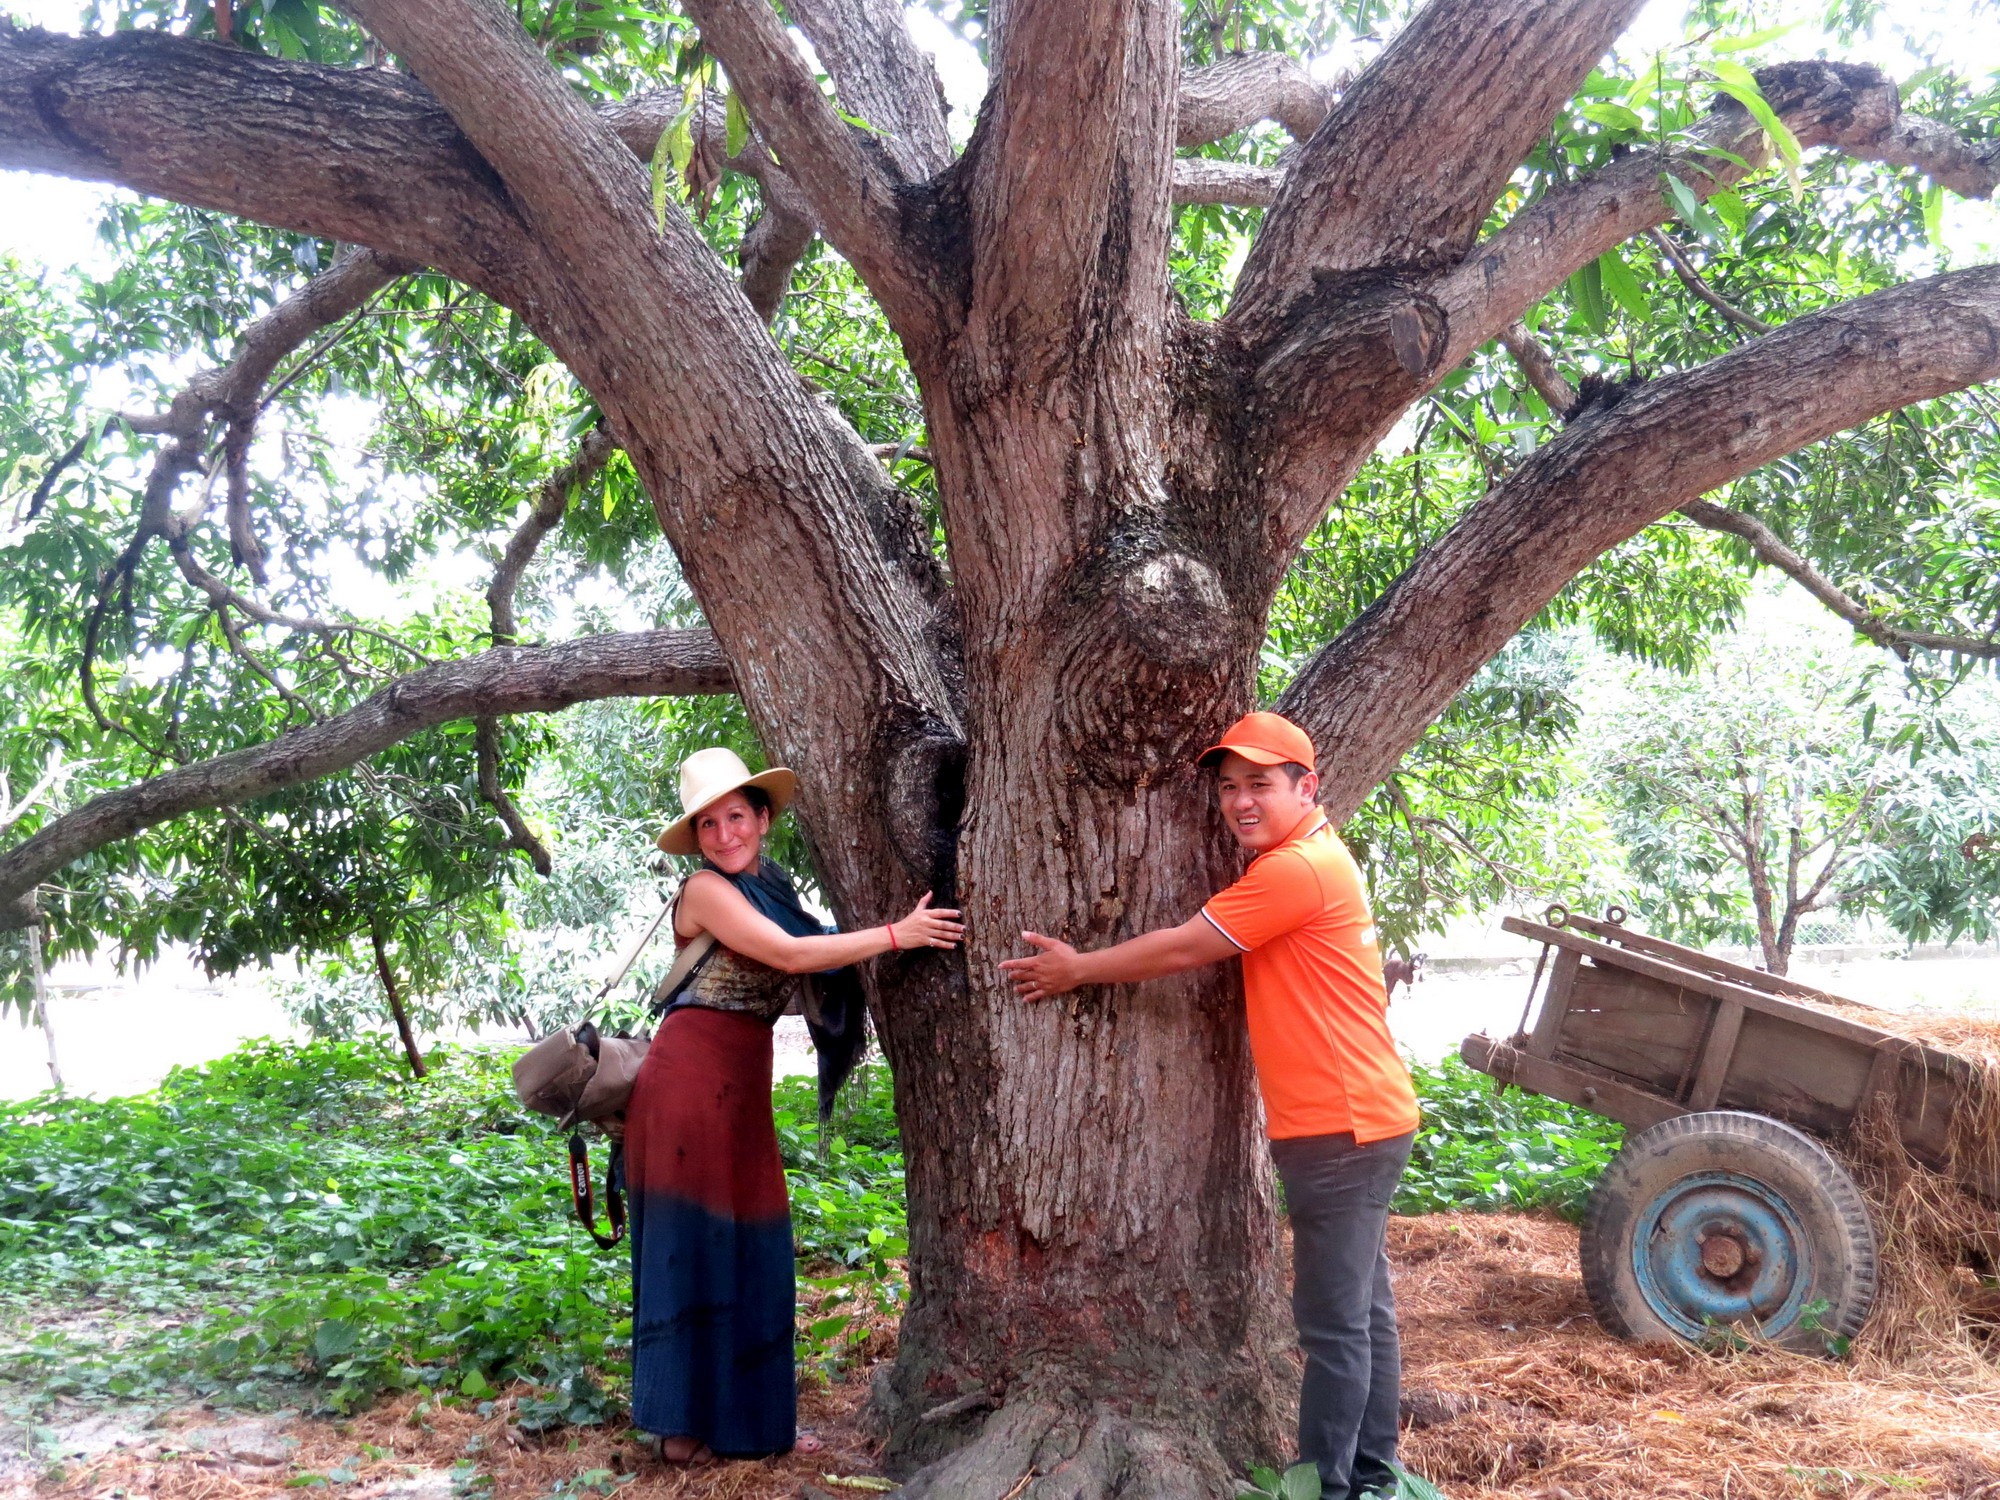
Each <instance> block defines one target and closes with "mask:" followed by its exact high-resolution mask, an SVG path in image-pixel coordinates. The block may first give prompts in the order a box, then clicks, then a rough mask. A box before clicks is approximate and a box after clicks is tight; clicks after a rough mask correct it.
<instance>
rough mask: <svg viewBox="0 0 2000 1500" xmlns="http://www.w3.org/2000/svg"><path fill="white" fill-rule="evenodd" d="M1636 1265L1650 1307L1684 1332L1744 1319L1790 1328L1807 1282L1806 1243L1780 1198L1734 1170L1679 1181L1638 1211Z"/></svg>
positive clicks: (1696, 1334)
mask: <svg viewBox="0 0 2000 1500" xmlns="http://www.w3.org/2000/svg"><path fill="white" fill-rule="evenodd" d="M1636 1229H1637V1233H1635V1234H1634V1236H1633V1238H1632V1269H1633V1272H1634V1274H1635V1275H1636V1277H1637V1279H1638V1283H1639V1290H1640V1292H1641V1293H1642V1294H1643V1295H1644V1296H1645V1298H1646V1303H1647V1305H1648V1306H1649V1307H1651V1308H1652V1310H1653V1311H1654V1312H1655V1313H1656V1314H1658V1315H1659V1317H1660V1319H1661V1320H1662V1321H1663V1322H1664V1323H1666V1324H1667V1326H1668V1327H1670V1328H1672V1329H1673V1330H1674V1331H1675V1332H1676V1333H1678V1334H1680V1335H1681V1336H1682V1337H1683V1338H1688V1339H1699V1338H1701V1337H1702V1336H1703V1335H1704V1334H1705V1333H1707V1332H1708V1331H1709V1330H1710V1329H1711V1328H1716V1327H1727V1326H1730V1325H1738V1324H1748V1325H1750V1326H1753V1327H1755V1328H1757V1329H1759V1330H1761V1331H1762V1332H1763V1333H1765V1334H1767V1335H1775V1334H1778V1333H1781V1332H1783V1331H1784V1330H1785V1329H1787V1328H1789V1327H1791V1325H1792V1323H1793V1322H1794V1321H1795V1320H1796V1319H1797V1318H1798V1317H1799V1315H1800V1310H1801V1309H1802V1308H1803V1307H1804V1305H1805V1296H1806V1289H1807V1288H1808V1287H1809V1286H1811V1284H1812V1274H1811V1272H1812V1245H1811V1242H1810V1241H1809V1240H1808V1239H1807V1237H1806V1232H1805V1227H1804V1225H1802V1224H1801V1223H1800V1222H1799V1219H1798V1216H1797V1215H1796V1214H1794V1213H1793V1212H1792V1210H1791V1208H1790V1206H1789V1205H1787V1204H1786V1202H1785V1200H1784V1199H1783V1198H1781V1197H1780V1196H1779V1195H1778V1194H1777V1193H1775V1192H1773V1191H1772V1190H1771V1189H1770V1188H1769V1187H1766V1186H1765V1185H1764V1184H1763V1183H1761V1182H1758V1181H1757V1180H1756V1179H1755V1178H1752V1177H1744V1176H1741V1175H1740V1174H1738V1173H1735V1172H1704V1173H1701V1174H1699V1175H1697V1176H1693V1177H1683V1178H1682V1179H1681V1180H1680V1181H1679V1182H1676V1183H1675V1184H1673V1186H1671V1187H1669V1188H1666V1189H1665V1190H1664V1191H1662V1192H1660V1193H1658V1194H1657V1195H1655V1196H1654V1198H1653V1199H1652V1201H1651V1202H1649V1203H1647V1204H1646V1205H1645V1207H1644V1208H1642V1209H1641V1210H1640V1212H1639V1218H1638V1223H1637V1225H1636Z"/></svg>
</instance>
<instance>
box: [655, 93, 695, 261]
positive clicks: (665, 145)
mask: <svg viewBox="0 0 2000 1500" xmlns="http://www.w3.org/2000/svg"><path fill="white" fill-rule="evenodd" d="M693 118H694V106H693V105H692V104H687V105H683V106H682V108H681V112H680V113H679V114H677V115H675V116H674V123H673V124H671V125H669V126H668V127H667V128H666V129H665V130H663V131H661V132H660V139H659V141H658V142H657V143H656V144H655V145H654V147H653V160H652V166H651V170H652V174H653V224H654V227H655V229H656V230H657V231H658V232H659V233H660V234H665V233H666V232H667V183H668V181H669V180H670V179H671V178H672V177H677V176H680V175H681V174H683V173H685V172H686V171H687V165H688V163H689V162H690V161H693V160H694V132H693V130H692V129H691V128H690V126H689V121H691V120H692V119H693Z"/></svg>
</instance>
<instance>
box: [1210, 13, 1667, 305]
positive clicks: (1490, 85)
mask: <svg viewBox="0 0 2000 1500" xmlns="http://www.w3.org/2000/svg"><path fill="white" fill-rule="evenodd" d="M1642 3H1643V0H1499V3H1496V0H1431V3H1430V4H1429V5H1427V6H1425V7H1424V8H1423V9H1422V10H1421V11H1419V12H1418V13H1417V15H1416V17H1415V19H1413V20H1412V21H1411V22H1410V23H1409V24H1408V25H1407V26H1405V27H1404V28H1403V30H1402V31H1401V32H1399V33H1398V34H1397V36H1396V38H1395V40H1393V41H1392V42H1391V43H1390V44H1389V46H1388V47H1387V49H1385V50H1384V52H1383V53H1382V55H1381V56H1380V57H1379V58H1377V59H1376V60H1375V62H1374V63H1373V64H1371V65H1370V66H1369V67H1368V68H1367V69H1366V70H1364V71H1363V73H1362V74H1361V76H1360V77H1359V78H1357V79H1356V80H1355V81H1354V83H1353V84H1352V85H1351V86H1350V87H1349V88H1348V89H1347V91H1346V93H1344V94H1343V95H1342V96H1341V99H1340V103H1339V104H1338V105H1337V106H1336V107H1335V109H1334V110H1333V112H1332V113H1331V114H1330V115H1328V116H1327V119H1326V122H1325V123H1324V124H1323V125H1321V126H1320V127H1319V129H1318V130H1317V131H1315V132H1314V134H1313V136H1312V139H1310V140H1309V141H1307V142H1306V144H1305V146H1304V148H1303V149H1302V150H1301V151H1300V153H1299V159H1298V161H1297V163H1296V164H1295V165H1294V166H1293V167H1292V169H1291V171H1290V172H1288V173H1287V174H1286V177H1285V182H1284V186H1283V188H1282V189H1281V190H1280V192H1279V195H1278V199H1277V201H1276V202H1275V203H1273V204H1272V206H1271V211H1270V214H1269V216H1268V217H1267V218H1266V220H1265V222H1264V228H1263V231H1262V232H1261V233H1260V234H1259V235H1258V236H1257V241H1256V243H1255V244H1254V245H1253V246H1252V247H1251V250H1250V255H1249V258H1248V260H1247V261H1245V263H1244V267H1243V275H1242V278H1241V279H1240V280H1239V281H1238V283H1237V292H1236V298H1235V300H1234V302H1233V303H1232V305H1231V308H1230V312H1229V321H1230V322H1231V323H1232V324H1234V325H1236V326H1237V327H1239V328H1243V329H1245V330H1247V331H1249V333H1250V336H1252V337H1258V336H1260V335H1262V336H1268V335H1269V334H1270V333H1271V332H1273V331H1275V330H1276V329H1277V328H1278V327H1279V326H1280V325H1281V324H1282V323H1283V322H1284V320H1285V317H1286V313H1287V310H1288V309H1289V308H1290V307H1291V306H1292V305H1293V304H1294V303H1295V302H1297V301H1298V300H1299V298H1301V297H1302V296H1304V295H1306V294H1307V293H1309V292H1310V290H1311V288H1312V287H1313V285H1314V281H1315V278H1323V277H1327V276H1338V275H1341V274H1343V273H1346V272H1351V271H1362V270H1376V271H1381V270H1387V269H1392V268H1415V269H1431V268H1436V267H1440V266H1443V265H1447V264H1450V263H1452V262H1455V261H1457V260H1459V259H1461V258H1462V257H1463V256H1464V255H1465V254H1466V252H1467V251H1469V250H1470V249H1471V248H1472V244H1473V241H1474V239H1475V238H1476V236H1477V235H1478V233H1479V228H1480V225H1481V224H1483V223H1484V222H1485V219H1486V215H1487V212H1488V211H1489V210H1490V209H1491V208H1492V206H1493V203H1494V201H1495V200H1496V199H1497V198H1498V197H1499V196H1500V192H1501V190H1502V189H1503V188H1504V187H1505V186H1506V185H1507V179H1508V178H1509V177H1510V176H1512V175H1513V173H1514V171H1515V170H1516V169H1517V168H1518V167H1519V166H1520V165H1521V163H1522V161H1524V160H1525V159H1526V158H1527V155H1528V152H1529V150H1530V149H1531V148H1532V147H1533V145H1534V143H1535V142H1536V141H1537V140H1538V139H1539V138H1540V137H1541V136H1542V135H1543V134H1544V133H1545V132H1546V131H1547V129H1548V127H1549V122H1550V121H1551V120H1553V119H1554V118H1555V116H1556V112H1557V111H1558V110H1560V109H1561V108H1562V107H1563V105H1564V104H1565V103H1567V102H1568V101H1569V99H1570V98H1571V96H1572V95H1574V93H1575V92H1576V88H1577V85H1578V84H1580V83H1581V82H1582V81H1583V79H1584V77H1585V75H1586V74H1588V73H1589V71H1590V69H1591V67H1592V66H1593V65H1594V64H1595V63H1596V62H1597V60H1598V59H1599V58H1600V57H1602V56H1603V55H1604V53H1605V50H1606V49H1607V48H1608V47H1609V46H1610V45H1611V43H1612V42H1613V40H1615V39H1616V37H1617V36H1618V33H1619V32H1621V31H1622V30H1624V29H1625V26H1626V23H1627V22H1628V21H1630V19H1631V17H1632V16H1633V15H1634V14H1635V13H1636V12H1637V11H1638V10H1639V8H1640V5H1641V4H1642Z"/></svg>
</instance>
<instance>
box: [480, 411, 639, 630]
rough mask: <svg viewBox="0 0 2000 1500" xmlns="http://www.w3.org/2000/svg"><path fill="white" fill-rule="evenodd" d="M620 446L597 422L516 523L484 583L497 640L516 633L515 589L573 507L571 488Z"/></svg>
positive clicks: (600, 467) (593, 474) (596, 470)
mask: <svg viewBox="0 0 2000 1500" xmlns="http://www.w3.org/2000/svg"><path fill="white" fill-rule="evenodd" d="M617 451H618V445H617V444H616V443H615V442H613V441H612V438H611V434H610V433H609V432H607V431H606V430H605V429H604V428H603V427H593V428H591V429H590V431H589V432H588V433H586V434H585V435H584V439H583V441H582V442H581V443H579V444H577V448H576V453H575V455H574V456H573V457H571V459H570V461H569V462H568V463H566V464H564V465H563V466H562V467H561V468H559V469H557V470H556V471H555V473H553V474H551V475H550V476H549V477H548V478H547V479H545V480H543V481H542V486H541V488H540V489H539V490H537V491H536V492H535V503H534V505H533V506H532V507H531V508H530V509H529V511H528V514H527V515H526V516H525V517H523V518H522V521H521V524H520V525H519V526H517V527H516V528H514V534H513V536H511V537H509V538H508V540H507V549H506V551H504V552H503V553H501V555H500V565H499V566H498V567H497V568H495V569H494V572H493V581H492V582H491V583H489V584H488V585H487V586H486V607H487V609H488V610H489V611H490V612H491V614H492V616H493V644H494V645H496V646H511V645H513V644H514V642H515V639H516V636H517V633H518V632H517V627H516V625H515V621H514V591H515V590H516V589H517V588H518V587H520V583H521V575H522V574H523V573H525V572H526V571H527V569H528V564H529V563H530V562H532V561H534V557H535V551H536V549H537V548H539V547H540V546H541V545H542V538H543V537H545V536H547V535H548V534H549V533H550V532H551V531H553V530H555V529H556V527H558V526H560V525H561V524H562V518H563V513H564V512H565V511H567V510H568V509H569V496H570V491H572V490H576V489H581V488H582V487H583V486H584V485H587V484H589V483H590V482H591V481H592V480H594V479H596V478H597V476H598V475H599V474H601V473H602V472H603V471H604V466H605V464H607V463H609V462H610V461H611V455H612V454H614V453H616V452H617Z"/></svg>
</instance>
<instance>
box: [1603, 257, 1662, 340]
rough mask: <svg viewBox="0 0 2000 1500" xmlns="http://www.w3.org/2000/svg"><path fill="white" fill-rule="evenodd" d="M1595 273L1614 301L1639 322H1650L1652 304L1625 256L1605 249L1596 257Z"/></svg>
mask: <svg viewBox="0 0 2000 1500" xmlns="http://www.w3.org/2000/svg"><path fill="white" fill-rule="evenodd" d="M1597 274H1598V276H1599V278H1600V279H1601V280H1602V281H1603V283H1604V290H1605V291H1607V292H1609V293H1610V294H1611V296H1612V298H1613V300H1614V301H1616V302H1617V304H1618V305H1619V306H1620V307H1622V308H1624V309H1625V311H1626V312H1628V313H1630V314H1631V315H1632V316H1633V317H1634V318H1636V319H1638V320H1639V321H1640V322H1641V323H1646V322H1650V321H1651V320H1652V316H1653V304H1652V303H1651V302H1650V301H1648V300H1647V297H1646V289H1645V288H1644V287H1642V286H1640V285H1639V278H1638V277H1637V276H1636V275H1635V274H1634V273H1633V271H1632V268H1631V267H1630V266H1628V265H1626V264H1625V257H1623V256H1622V255H1620V254H1619V253H1618V252H1617V251H1616V250H1607V251H1605V252H1604V253H1603V254H1602V255H1600V256H1598V257H1597Z"/></svg>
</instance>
